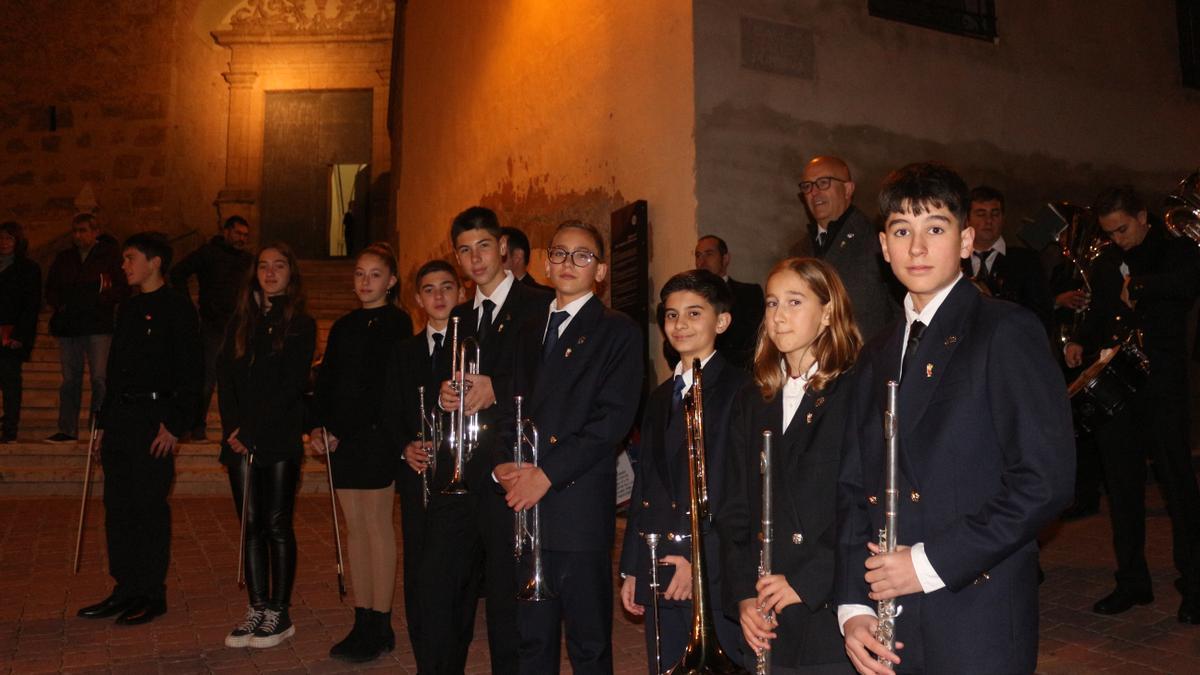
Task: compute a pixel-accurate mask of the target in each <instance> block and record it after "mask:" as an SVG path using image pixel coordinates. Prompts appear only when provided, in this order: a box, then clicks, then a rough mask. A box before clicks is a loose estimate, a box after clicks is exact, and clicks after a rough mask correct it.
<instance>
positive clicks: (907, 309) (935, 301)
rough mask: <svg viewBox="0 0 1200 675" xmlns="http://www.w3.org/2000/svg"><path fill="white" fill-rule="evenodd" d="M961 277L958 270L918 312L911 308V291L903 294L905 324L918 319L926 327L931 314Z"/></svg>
mask: <svg viewBox="0 0 1200 675" xmlns="http://www.w3.org/2000/svg"><path fill="white" fill-rule="evenodd" d="M962 277H963V275H962V272H959V273H958V276H956V277H954V281H952V282H950V283H948V284H946V287H945V288H943V289H942V290H940V291H938V292H937V294H936V295H934V296H933V298H932V299H931V300H930V301H929V302H928V303H926V304H925V307H924V308H922V309H921V311H920V313H918V312H917V311H916V310H915V309H913V300H912V293H907V294H905V296H904V320H905V322H906V323H907V325H908V326H911V325H912V322H913V321H920V322H921V323H923V324H925V325H926V327H928V326H929V324H930V323H931V322H932V321H933V315H935V314H937V311H938V308H939V307H941V306H942V303H943V302H945V300H946V296H948V295H950V291H952V290H954V287H955V286H957V285H958V281H959V279H962Z"/></svg>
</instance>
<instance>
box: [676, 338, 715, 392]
mask: <svg viewBox="0 0 1200 675" xmlns="http://www.w3.org/2000/svg"><path fill="white" fill-rule="evenodd" d="M716 355H717V350H715V349H714V350H713V351H712V353H711V354H709V355H708V356H706V357H704V358H702V359H700V368H704V367H705V366H707V365H708V362H709V361H711V360H712V357H714V356H716ZM680 375H682V376H683V391H681V392H679V395H680V396H687V394H688V392H689V391H691V390H692V382H693V381H694V380H695V376H693V375H692V369H691V368H688V369H687V372H686V373H685V372H683V359H682V358H680V359H679V363H676V364H675V377H679V376H680Z"/></svg>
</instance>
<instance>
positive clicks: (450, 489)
mask: <svg viewBox="0 0 1200 675" xmlns="http://www.w3.org/2000/svg"><path fill="white" fill-rule="evenodd" d="M450 322H451V324H450V326H451V339H450V359H451V364H450V386H451V387H453V388H454V390H455V391H457V392H458V408H457V409H455V410H451V411H450V453H451V455H452V456H453V457H454V472H453V473H452V474H451V476H450V483H449V484H447V485H446V487H444V488H442V494H444V495H465V494H467V476H466V473H467V462H469V461H471V455H472V453H474V452H475V448H476V447H478V446H479V413H475V414H474V415H467V410H466V409H467V391H469V390H470V389H471V383H470V382H468V381H467V375H478V374H479V363H480V352H479V342H478V341H476V340H475V338H471V337H468V338H466V339H464V340H463V341H462V343H461V344H460V343H459V341H458V317H457V316H456V317H453V318H451V319H450ZM467 357H472V358H467Z"/></svg>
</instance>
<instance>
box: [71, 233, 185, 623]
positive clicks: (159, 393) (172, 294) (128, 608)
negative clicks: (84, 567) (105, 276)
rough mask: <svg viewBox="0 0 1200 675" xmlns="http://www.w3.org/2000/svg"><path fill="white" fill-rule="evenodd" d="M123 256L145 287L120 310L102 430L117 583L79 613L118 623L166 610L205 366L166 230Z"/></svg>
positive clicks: (137, 238) (131, 245)
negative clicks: (178, 509)
mask: <svg viewBox="0 0 1200 675" xmlns="http://www.w3.org/2000/svg"><path fill="white" fill-rule="evenodd" d="M122 258H123V260H124V262H123V264H122V269H123V270H124V272H125V279H126V281H128V283H129V285H130V286H132V287H135V288H137V289H138V290H139V291H140V292H139V293H138V294H137V295H134V296H133V297H131V298H129V299H128V300H126V301H125V302H123V303H122V304H121V306H120V308H119V310H118V312H117V322H116V328H115V330H114V332H113V343H112V349H111V350H110V351H109V357H108V382H107V392H108V393H107V395H106V396H105V399H104V405H103V406H102V407H101V409H100V415H99V419H98V425H99V427H100V429H101V430H100V431H98V432H97V436H96V441H97V443H98V444H99V446H100V459H101V462H102V463H103V466H104V513H105V521H104V526H105V530H106V532H107V539H108V561H109V565H108V566H109V574H110V575H111V576H112V578H113V580H114V581H115V582H116V586H115V588H114V589H113V591H112V594H111V595H109V597H108V598H106V599H104V600H103V601H101V602H99V603H97V604H95V605H91V606H89V607H84V608H83V609H81V610H79V616H81V617H84V618H104V617H110V616H114V615H118V614H119V615H120V616H118V618H117V623H119V624H125V625H135V624H142V623H147V622H149V621H152V620H153V619H154V618H155V617H157V616H159V615H161V614H163V613H165V612H166V611H167V602H166V587H165V583H166V577H167V563H168V561H169V559H170V544H171V509H170V506H169V505H168V504H167V496H168V492H169V490H170V488H171V480H172V478H173V477H174V475H175V453H176V452H177V450H178V446H177V443H178V441H179V437H180V436H181V435H182V434H183V433H184V432H185V431H187V429H188V426H189V425H190V424H191V423H192V416H193V414H194V411H195V406H196V402H197V400H198V399H199V397H200V387H201V384H202V383H203V373H202V371H201V362H200V333H199V325H198V324H197V321H196V310H195V308H194V307H192V303H191V301H190V300H189V299H188V298H187V296H185V295H184V294H183V293H181V292H179V291H177V290H175V289H173V288H170V287H169V286H167V285H166V277H165V274H166V272H167V270H168V269H169V268H170V265H171V245H170V244H169V243H167V239H166V237H164V236H163V235H161V234H158V233H152V232H143V233H139V234H135V235H133V236H132V237H130V238H129V239H127V240H125V245H124V247H123V252H122Z"/></svg>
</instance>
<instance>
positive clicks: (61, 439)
mask: <svg viewBox="0 0 1200 675" xmlns="http://www.w3.org/2000/svg"><path fill="white" fill-rule="evenodd" d="M78 440H79V439H78V438H76V437H74V436H72V435H70V434H64V433H63V432H61V431H60V432H58V433H57V434H54V435H53V436H51V437H49V438H47V439H46V442H47V443H55V444H58V443H75V442H77V441H78Z"/></svg>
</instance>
